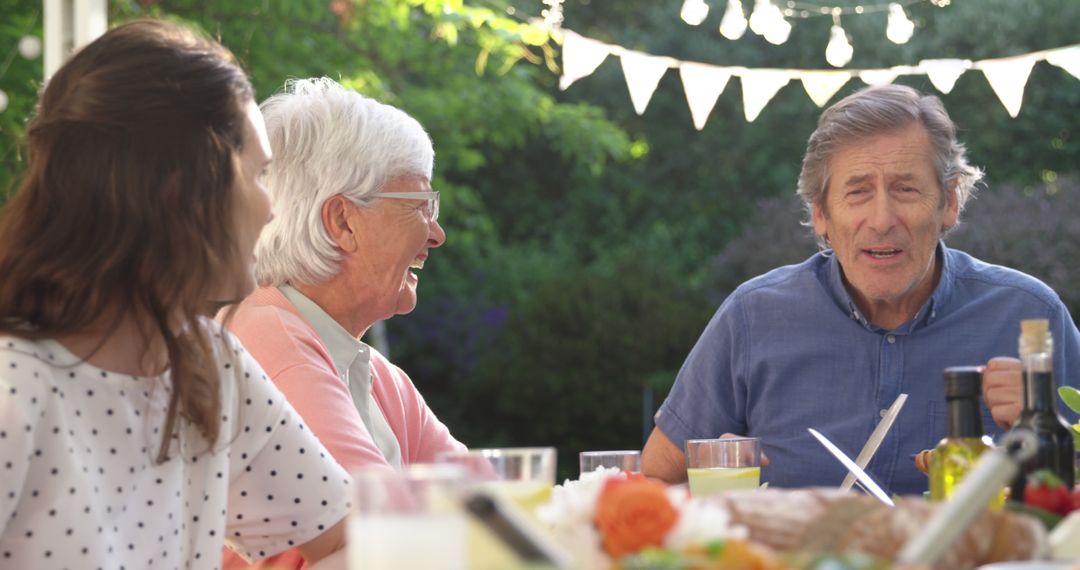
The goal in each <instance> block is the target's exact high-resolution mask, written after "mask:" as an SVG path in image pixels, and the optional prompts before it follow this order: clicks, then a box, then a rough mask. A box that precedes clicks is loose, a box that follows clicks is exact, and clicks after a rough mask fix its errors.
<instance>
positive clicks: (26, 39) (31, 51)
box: [19, 36, 41, 59]
mask: <svg viewBox="0 0 1080 570" xmlns="http://www.w3.org/2000/svg"><path fill="white" fill-rule="evenodd" d="M19 54H20V55H22V56H23V57H25V58H26V59H34V58H36V57H37V56H39V55H41V40H40V39H38V37H37V36H23V37H22V39H20V40H19Z"/></svg>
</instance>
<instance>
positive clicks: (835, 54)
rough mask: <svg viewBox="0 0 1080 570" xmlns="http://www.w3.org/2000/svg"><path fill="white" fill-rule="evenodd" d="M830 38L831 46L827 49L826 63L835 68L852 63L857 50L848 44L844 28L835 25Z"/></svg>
mask: <svg viewBox="0 0 1080 570" xmlns="http://www.w3.org/2000/svg"><path fill="white" fill-rule="evenodd" d="M829 36H830V37H829V45H828V47H826V48H825V61H827V62H829V65H831V66H833V67H844V66H845V65H847V64H848V62H849V61H851V54H852V53H853V52H854V51H855V50H854V49H852V47H851V44H850V43H848V39H847V34H845V33H844V28H841V27H840V26H838V25H833V27H832V31H831V32H830V33H829Z"/></svg>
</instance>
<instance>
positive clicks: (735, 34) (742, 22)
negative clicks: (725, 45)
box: [720, 0, 746, 40]
mask: <svg viewBox="0 0 1080 570" xmlns="http://www.w3.org/2000/svg"><path fill="white" fill-rule="evenodd" d="M745 33H746V16H745V15H743V10H742V0H728V3H727V11H725V12H724V18H723V19H722V20H720V35H722V36H724V37H725V38H727V39H729V40H737V39H739V38H741V37H742V36H743V34H745Z"/></svg>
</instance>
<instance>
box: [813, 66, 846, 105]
mask: <svg viewBox="0 0 1080 570" xmlns="http://www.w3.org/2000/svg"><path fill="white" fill-rule="evenodd" d="M850 79H851V73H848V72H847V71H807V72H804V73H803V74H802V85H803V89H805V90H806V94H807V95H809V96H810V100H811V101H813V102H814V104H815V105H817V106H818V107H824V106H825V103H828V102H829V99H832V96H833V95H836V92H837V91H839V90H840V88H841V87H843V86H844V85H845V84H846V83H847V82H848V80H850Z"/></svg>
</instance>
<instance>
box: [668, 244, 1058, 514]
mask: <svg viewBox="0 0 1080 570" xmlns="http://www.w3.org/2000/svg"><path fill="white" fill-rule="evenodd" d="M937 255H938V260H939V261H940V262H942V271H941V278H940V280H939V282H938V285H937V287H936V289H935V290H934V292H933V294H932V295H931V297H930V299H929V300H928V301H927V302H926V304H925V305H924V306H923V307H922V308H921V309H920V310H919V312H918V313H917V314H916V315H915V317H914V318H912V319H911V320H910V321H908V322H906V323H904V324H902V325H900V326H899V327H897V328H895V329H893V330H883V329H881V328H878V327H876V326H874V325H872V324H870V323H869V322H867V321H866V319H865V318H864V317H863V315H862V314H861V312H860V311H859V310H858V308H857V307H856V306H855V303H854V301H853V300H852V298H851V295H850V294H849V293H848V291H847V289H846V287H845V285H844V283H843V278H842V276H841V268H840V264H839V263H838V262H837V260H836V258H835V257H834V256H833V255H832V252H831V251H825V252H822V253H818V254H816V255H814V256H813V257H811V258H810V259H808V260H807V261H805V262H803V263H801V264H799V265H790V266H786V267H781V268H779V269H776V270H773V271H771V272H769V273H767V274H765V275H762V276H760V277H757V278H754V279H752V280H750V281H748V282H746V283H744V284H743V285H741V286H740V287H739V288H738V289H736V290H735V292H733V293H732V294H731V295H730V296H729V297H728V298H727V299H726V300H725V301H724V303H723V304H722V305H721V306H720V308H719V310H717V312H716V315H715V316H714V317H713V319H712V320H711V321H710V322H709V324H708V326H707V327H706V328H705V331H704V333H702V335H701V338H700V339H699V340H698V342H697V344H696V345H695V346H694V348H693V350H692V351H691V352H690V355H689V356H688V357H687V359H686V362H685V363H684V364H683V367H682V369H681V370H680V371H679V375H678V377H677V379H676V381H675V385H674V386H673V387H672V389H671V392H670V393H669V394H668V397H667V399H666V400H665V401H664V403H663V405H662V406H661V407H660V411H659V412H657V414H656V424H657V426H658V427H659V428H660V430H661V431H663V432H664V434H665V435H666V436H667V437H668V438H669V439H670V440H671V441H672V442H673V443H674V444H675V445H677V446H679V447H682V446H683V443H684V442H685V440H687V439H698V438H712V437H718V436H719V435H720V434H722V433H725V432H731V433H736V434H744V435H751V436H757V437H760V438H761V439H762V444H763V449H764V451H765V453H766V454H767V455H768V457H769V460H770V465H769V466H768V467H766V468H764V469H763V470H762V481H768V482H769V484H770V485H773V486H781V487H803V486H833V485H839V484H840V482H841V481H842V480H843V479H844V477H845V475H846V474H847V472H846V471H845V469H844V468H843V466H842V465H841V464H840V463H839V462H838V461H837V460H836V459H834V458H833V457H832V456H831V455H829V454H828V452H827V451H826V450H825V448H824V447H822V446H821V445H820V444H819V443H818V442H816V441H815V440H814V439H813V438H812V437H811V436H810V435H809V434H808V433H807V431H806V429H807V428H811V427H812V428H816V429H817V430H818V431H821V432H822V433H823V434H825V435H826V436H827V437H829V438H830V439H831V440H832V441H833V442H834V443H836V444H837V445H838V446H839V447H840V448H841V449H843V450H844V451H845V453H847V454H848V455H849V456H850V457H852V458H854V457H855V456H856V455H858V453H859V451H860V450H861V449H862V446H863V444H864V443H865V442H866V440H867V439H868V438H869V436H870V432H871V431H873V429H874V427H875V426H876V425H877V422H878V421H880V420H881V416H882V415H883V414H884V412H885V410H886V409H887V408H888V407H889V406H890V405H891V404H892V402H893V401H894V400H895V399H896V397H897V396H898V395H900V394H901V393H906V394H908V400H907V404H906V405H905V406H904V409H903V411H902V412H901V413H900V415H899V417H898V418H897V420H896V423H895V424H894V425H893V427H892V429H891V430H890V432H889V434H888V435H887V436H886V438H885V440H884V442H883V443H882V444H881V447H880V448H879V449H878V451H877V454H876V455H875V456H874V458H873V460H872V461H871V462H870V464H869V465H868V466H867V471H868V472H869V473H870V475H871V477H873V478H874V479H875V480H876V481H877V482H878V483H879V484H881V485H882V487H883V488H884V489H885V490H886V492H889V493H899V494H913V493H921V492H923V491H924V490H926V488H927V478H926V476H925V475H923V474H922V473H919V472H918V471H917V470H916V469H915V465H914V461H913V459H912V456H913V455H914V454H915V453H917V452H918V451H920V450H923V449H928V448H932V447H933V446H935V445H937V443H938V441H939V440H940V439H941V438H942V437H944V434H945V428H946V424H945V422H946V406H945V393H944V384H943V380H942V378H943V376H942V372H943V371H944V369H945V368H946V367H949V366H961V365H979V364H985V363H986V361H987V360H989V359H990V358H991V357H993V356H1010V355H1011V356H1015V355H1016V354H1017V339H1018V337H1019V334H1020V326H1019V325H1020V320H1021V319H1032V318H1045V319H1049V320H1050V327H1051V332H1052V334H1053V340H1054V349H1055V354H1054V366H1055V375H1056V379H1057V381H1058V383H1059V384H1061V383H1062V380H1063V379H1064V380H1065V383H1068V384H1070V385H1074V386H1075V385H1077V384H1078V382H1077V381H1078V380H1080V378H1078V376H1080V360H1078V358H1080V333H1078V332H1077V329H1076V325H1074V324H1073V321H1072V319H1071V317H1070V316H1069V313H1068V310H1067V309H1066V308H1065V306H1064V304H1062V302H1061V300H1060V298H1059V297H1058V296H1057V294H1055V293H1054V292H1053V290H1051V289H1050V288H1049V287H1047V286H1046V285H1045V284H1043V283H1042V282H1040V281H1039V280H1037V279H1035V278H1033V277H1031V276H1028V275H1025V274H1023V273H1020V272H1018V271H1015V270H1012V269H1008V268H1005V267H1001V266H996V265H990V264H987V263H984V262H982V261H979V260H977V259H975V258H973V257H971V256H970V255H967V254H965V253H963V252H960V251H957V250H952V249H948V248H946V247H944V245H939V246H938V252H937ZM1061 408H1062V410H1063V412H1066V414H1065V415H1066V417H1067V418H1068V419H1070V420H1075V416H1074V415H1071V414H1069V413H1067V409H1066V408H1065V407H1064V406H1061ZM983 429H984V430H986V432H987V433H989V434H992V435H996V434H998V433H999V432H1000V430H999V428H998V427H997V426H996V425H995V424H994V422H993V419H992V418H991V416H990V412H989V411H988V410H987V409H986V407H985V405H984V406H983Z"/></svg>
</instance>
